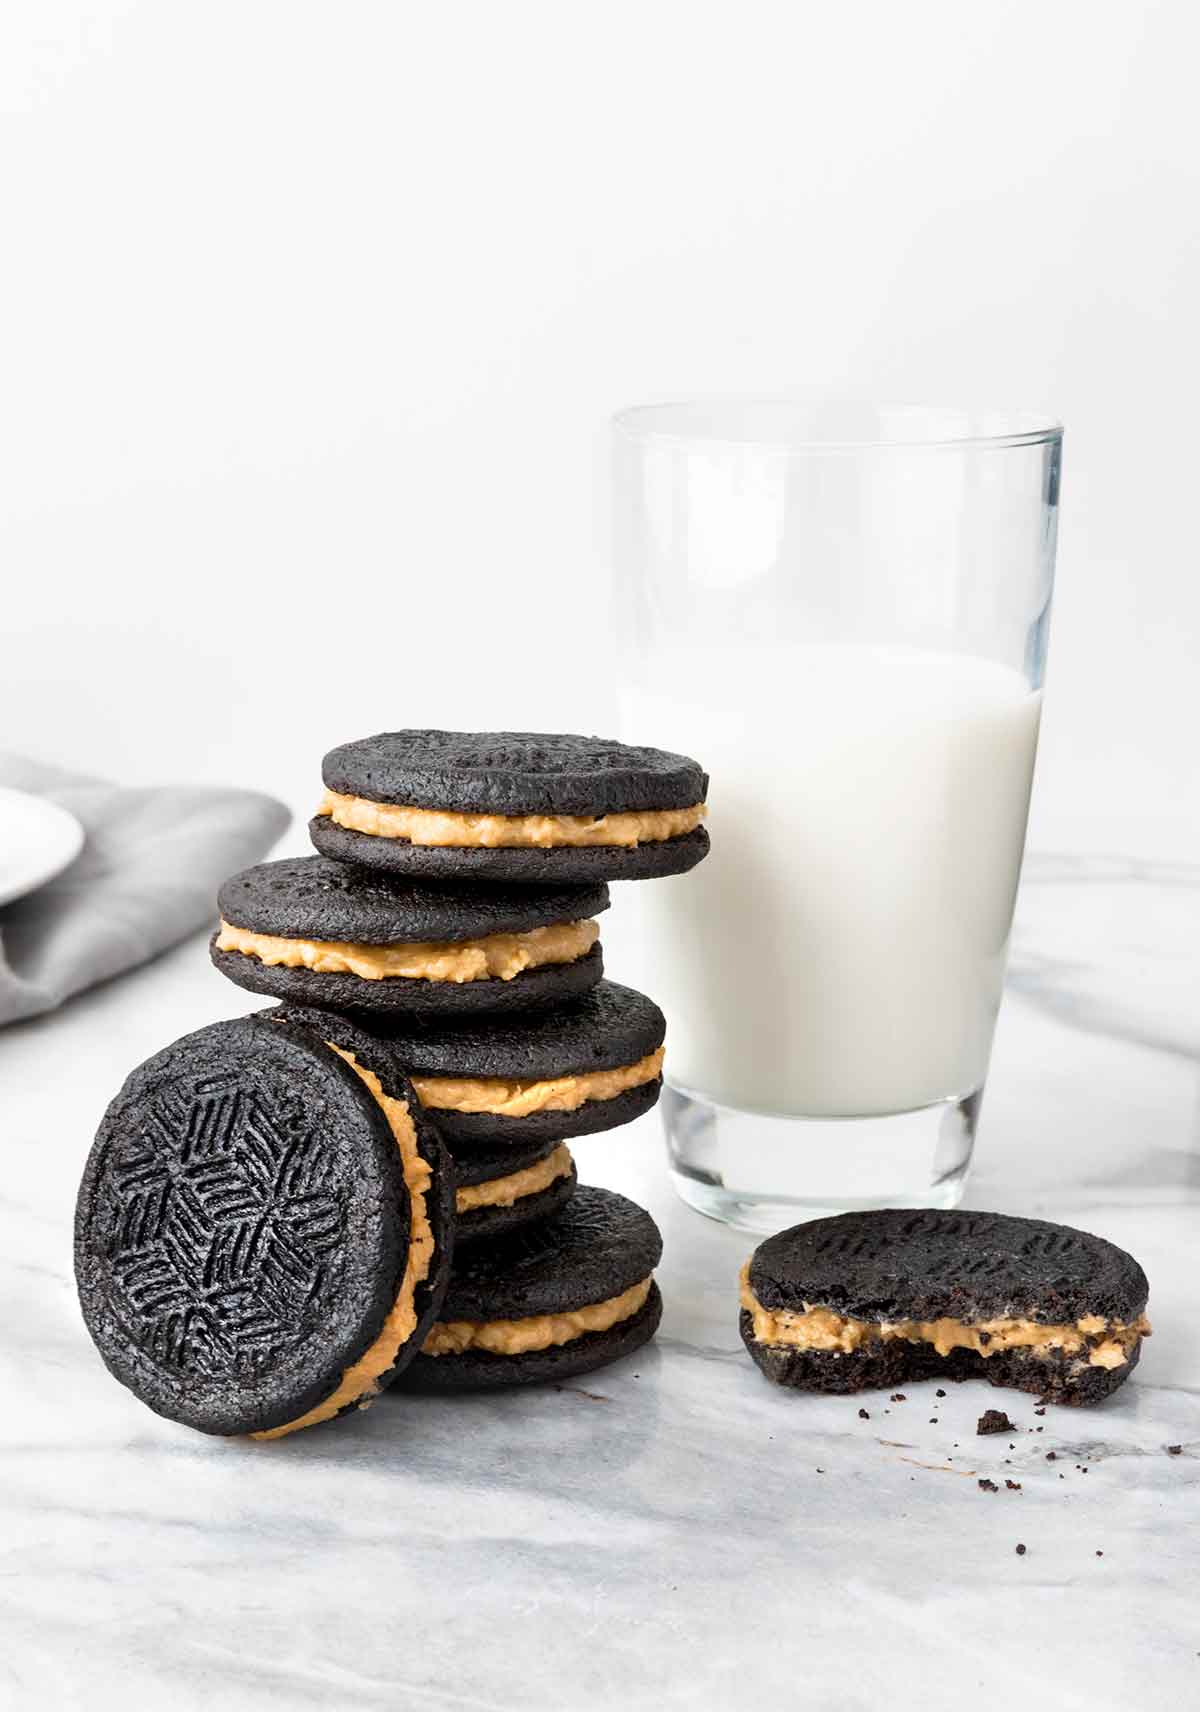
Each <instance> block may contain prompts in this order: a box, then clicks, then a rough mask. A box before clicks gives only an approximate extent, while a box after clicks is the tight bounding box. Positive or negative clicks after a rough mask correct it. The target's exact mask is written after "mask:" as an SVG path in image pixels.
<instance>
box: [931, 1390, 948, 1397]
mask: <svg viewBox="0 0 1200 1712" xmlns="http://www.w3.org/2000/svg"><path fill="white" fill-rule="evenodd" d="M945 1395H946V1393H945V1392H944V1391H935V1392H934V1396H935V1397H944V1396H945Z"/></svg>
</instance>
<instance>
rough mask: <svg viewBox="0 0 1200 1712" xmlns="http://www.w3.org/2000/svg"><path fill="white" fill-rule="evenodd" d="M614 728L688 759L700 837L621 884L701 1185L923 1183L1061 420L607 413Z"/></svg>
mask: <svg viewBox="0 0 1200 1712" xmlns="http://www.w3.org/2000/svg"><path fill="white" fill-rule="evenodd" d="M614 440H615V498H616V514H615V525H616V529H615V576H616V594H617V610H618V620H619V626H620V639H621V664H620V681H619V686H618V688H619V695H620V706H621V724H622V729H623V733H624V735H625V736H626V737H628V738H629V739H631V740H633V741H637V742H643V743H655V744H659V745H661V746H662V747H664V748H668V749H676V750H681V751H682V752H684V753H685V754H689V755H693V756H695V757H696V758H697V759H698V760H700V761H701V763H702V764H703V765H704V766H705V767H706V768H707V769H708V771H709V773H710V775H711V783H710V787H709V794H708V826H709V830H710V832H711V836H712V852H711V854H710V855H709V857H708V859H707V860H706V861H705V862H703V863H701V865H700V866H699V867H698V868H696V869H694V870H693V871H692V872H691V873H690V874H685V875H680V876H679V877H677V878H673V879H668V880H662V881H656V882H654V883H653V884H646V885H641V886H630V887H628V888H627V889H626V890H627V892H628V893H631V894H633V896H632V899H631V900H630V903H629V904H628V905H627V908H629V909H631V910H633V911H635V912H636V919H635V921H634V925H633V931H632V932H629V933H626V934H625V935H624V941H623V942H624V944H625V959H626V963H625V966H626V967H627V968H628V969H629V971H630V973H631V974H632V976H633V978H634V979H635V980H637V981H639V983H640V984H642V985H644V986H645V987H646V988H647V989H648V990H649V991H650V992H651V993H653V994H654V995H655V996H656V997H658V998H659V999H660V1000H661V1002H662V1003H663V1006H664V1009H665V1010H666V1012H667V1018H668V1036H667V1066H666V1085H665V1087H664V1091H663V1098H662V1101H661V1110H662V1114H663V1120H664V1124H665V1129H666V1137H667V1149H668V1156H669V1163H670V1169H671V1172H672V1174H673V1177H674V1181H675V1184H676V1187H677V1188H678V1190H679V1193H680V1194H681V1195H682V1196H683V1198H684V1199H685V1200H686V1201H688V1202H690V1203H691V1205H692V1206H694V1207H697V1208H698V1209H699V1210H700V1211H701V1212H704V1213H708V1214H711V1215H713V1216H714V1217H717V1218H720V1219H724V1220H726V1221H728V1222H729V1223H732V1224H737V1225H740V1226H743V1227H745V1228H748V1229H752V1230H776V1229H779V1228H780V1227H781V1226H783V1225H785V1224H789V1223H792V1222H794V1221H795V1220H796V1219H797V1218H804V1217H811V1216H813V1215H815V1214H816V1213H817V1212H818V1211H831V1210H846V1209H850V1208H857V1207H872V1206H901V1207H905V1206H913V1207H917V1206H935V1207H949V1206H954V1205H956V1204H957V1203H958V1201H959V1199H960V1198H961V1195H962V1190H963V1187H964V1183H965V1180H966V1175H967V1170H968V1167H969V1165H970V1161H971V1152H972V1148H973V1145H974V1140H975V1129H976V1124H977V1121H978V1118H979V1112H980V1106H981V1103H982V1099H983V1090H984V1082H985V1078H986V1075H987V1068H988V1057H989V1054H990V1051H991V1043H992V1034H993V1031H994V1027H995V1022H996V1015H997V1010H998V1007H999V1004H1000V991H1001V984H1002V981H1003V976H1004V964H1005V957H1006V953H1007V947H1008V937H1009V929H1010V926H1011V922H1012V912H1013V903H1014V899H1015V895H1016V889H1017V881H1018V877H1019V873H1020V867H1021V856H1022V850H1023V847H1024V840H1025V823H1026V818H1027V814H1028V807H1029V793H1030V786H1031V783H1032V778H1033V766H1034V755H1035V751H1036V747H1037V735H1038V723H1039V716H1040V710H1041V692H1042V680H1043V673H1044V669H1045V661H1046V642H1047V633H1048V629H1049V622H1050V599H1051V590H1052V584H1053V576H1054V549H1055V528H1056V518H1057V507H1058V484H1059V468H1060V459H1061V446H1062V429H1061V427H1060V425H1059V424H1058V423H1056V422H1053V421H1050V420H1046V419H1043V418H1040V417H1036V416H1027V415H999V414H989V413H972V412H971V411H966V410H952V409H927V408H916V407H895V408H884V407H877V406H866V405H860V404H822V405H812V404H804V403H798V402H792V401H788V400H771V399H761V400H715V401H697V402H692V403H682V404H670V405H652V406H647V407H644V408H641V409H635V410H630V411H626V412H624V413H622V414H621V415H620V416H618V417H617V418H616V420H615V427H614Z"/></svg>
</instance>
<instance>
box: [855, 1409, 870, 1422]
mask: <svg viewBox="0 0 1200 1712" xmlns="http://www.w3.org/2000/svg"><path fill="white" fill-rule="evenodd" d="M858 1418H859V1420H860V1421H869V1420H870V1419H871V1417H870V1415H868V1413H867V1411H866V1410H865V1409H860V1410H859V1411H858Z"/></svg>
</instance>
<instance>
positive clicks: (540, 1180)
mask: <svg viewBox="0 0 1200 1712" xmlns="http://www.w3.org/2000/svg"><path fill="white" fill-rule="evenodd" d="M570 1169H571V1150H570V1148H568V1147H567V1145H566V1143H565V1142H561V1141H560V1142H559V1144H558V1146H557V1147H556V1148H555V1149H554V1152H553V1153H551V1154H549V1155H548V1156H547V1157H546V1158H545V1159H538V1160H535V1161H534V1163H533V1164H532V1165H526V1166H525V1167H524V1168H523V1169H522V1170H520V1171H510V1172H509V1174H508V1176H507V1177H493V1178H492V1179H491V1180H490V1182H487V1183H464V1184H463V1186H462V1188H461V1189H459V1190H458V1191H457V1192H456V1194H455V1197H454V1206H455V1210H456V1211H457V1212H460V1213H469V1212H470V1211H471V1209H472V1207H511V1206H512V1204H513V1202H514V1201H520V1200H523V1199H524V1197H525V1196H526V1195H538V1194H540V1193H541V1191H542V1190H543V1189H548V1188H549V1187H550V1185H551V1183H556V1182H557V1181H558V1179H559V1178H560V1177H565V1176H567V1174H568V1173H569V1172H570Z"/></svg>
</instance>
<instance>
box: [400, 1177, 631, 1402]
mask: <svg viewBox="0 0 1200 1712" xmlns="http://www.w3.org/2000/svg"><path fill="white" fill-rule="evenodd" d="M661 1255H662V1238H661V1237H660V1235H659V1232H658V1227H657V1225H656V1224H655V1223H654V1220H653V1219H652V1218H651V1217H650V1215H649V1213H647V1212H645V1211H643V1209H642V1208H641V1207H639V1206H636V1205H635V1204H634V1203H633V1202H632V1201H627V1200H626V1199H625V1197H624V1196H623V1195H616V1194H613V1193H612V1192H611V1191H610V1190H607V1189H592V1188H579V1189H577V1190H576V1191H575V1194H574V1195H573V1196H572V1198H571V1199H570V1201H568V1203H567V1205H566V1206H565V1207H564V1208H563V1210H562V1212H560V1213H558V1214H557V1215H556V1216H555V1217H554V1218H552V1219H547V1220H545V1221H543V1222H542V1223H541V1224H537V1225H527V1226H526V1227H525V1228H524V1229H522V1230H519V1231H514V1232H513V1233H512V1234H511V1235H510V1236H507V1237H501V1238H499V1239H498V1240H497V1241H496V1242H489V1243H473V1244H472V1245H471V1246H470V1248H468V1249H466V1250H463V1251H460V1252H459V1255H458V1258H457V1260H456V1263H455V1268H454V1272H453V1275H452V1277H451V1281H450V1288H449V1289H448V1291H447V1292H446V1299H445V1301H444V1302H443V1304H442V1311H441V1314H440V1316H439V1318H438V1320H437V1322H436V1323H435V1324H434V1326H433V1328H432V1329H431V1331H430V1332H429V1334H428V1336H427V1337H426V1339H425V1343H424V1345H423V1347H422V1350H421V1353H420V1355H418V1356H417V1358H416V1359H415V1361H413V1362H412V1363H411V1364H410V1366H409V1367H408V1368H407V1369H406V1371H405V1373H404V1374H403V1375H402V1377H401V1380H400V1384H401V1386H402V1387H403V1388H404V1389H406V1390H438V1391H474V1390H481V1389H488V1388H491V1387H495V1386H503V1385H529V1384H534V1383H536V1382H538V1381H541V1380H562V1379H568V1378H570V1377H571V1376H572V1375H576V1374H581V1373H590V1372H592V1371H594V1369H596V1368H598V1367H607V1366H608V1365H609V1363H610V1362H613V1361H618V1360H619V1359H620V1358H621V1357H622V1356H624V1355H630V1354H632V1352H633V1351H634V1350H635V1349H640V1348H641V1346H642V1345H643V1344H644V1343H646V1342H648V1340H649V1339H650V1338H652V1337H653V1336H654V1333H655V1331H656V1330H657V1329H658V1322H659V1319H660V1317H661V1314H662V1298H661V1297H660V1295H659V1292H658V1286H657V1284H656V1283H655V1282H654V1279H653V1277H652V1273H653V1271H654V1268H655V1267H656V1266H657V1265H658V1262H659V1259H660V1257H661Z"/></svg>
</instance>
